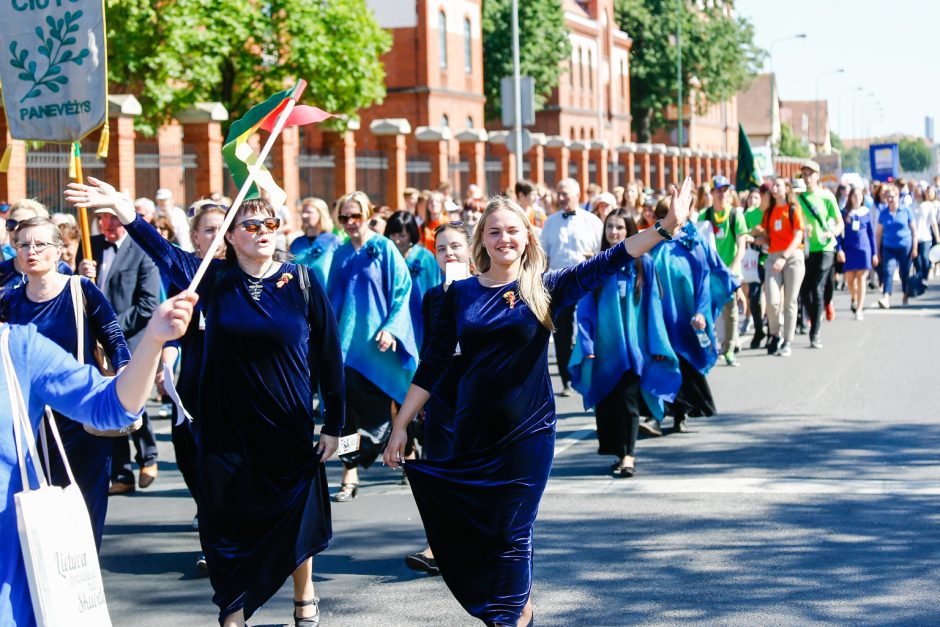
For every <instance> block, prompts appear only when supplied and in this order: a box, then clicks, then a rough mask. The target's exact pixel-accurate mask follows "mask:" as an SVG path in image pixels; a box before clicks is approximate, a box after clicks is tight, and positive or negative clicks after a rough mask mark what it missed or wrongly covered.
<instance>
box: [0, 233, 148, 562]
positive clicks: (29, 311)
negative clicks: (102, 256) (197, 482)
mask: <svg viewBox="0 0 940 627" xmlns="http://www.w3.org/2000/svg"><path fill="white" fill-rule="evenodd" d="M13 244H14V246H15V247H16V251H17V253H16V254H17V260H18V262H19V265H20V267H21V268H23V269H24V273H25V275H26V285H25V286H24V287H22V288H21V289H16V290H8V291H6V292H5V293H4V295H3V301H2V310H3V319H5V320H6V321H8V322H11V323H13V324H30V323H32V324H35V325H36V329H37V330H38V331H39V332H40V333H41V334H42V335H44V336H46V337H47V338H49V339H50V340H52V341H53V342H55V343H56V344H58V345H59V346H61V347H62V348H63V349H64V350H65V351H67V352H68V353H69V354H71V355H72V356H75V357H77V356H78V344H79V342H81V343H82V347H83V348H82V353H83V360H84V363H86V364H89V365H93V366H96V367H97V365H98V364H97V362H96V361H95V347H96V345H97V344H101V346H102V348H103V349H104V352H105V354H106V355H107V357H108V360H109V362H110V363H111V364H112V366H113V367H114V368H115V369H118V370H120V369H121V368H123V367H124V366H125V365H127V362H129V361H130V360H131V353H130V350H128V348H127V342H126V341H125V340H124V334H123V333H122V332H121V326H120V325H119V324H118V321H117V316H116V315H115V313H114V310H113V309H112V308H111V305H110V304H109V303H108V300H107V299H106V298H105V296H104V294H102V293H101V290H99V289H98V288H97V287H95V284H94V282H93V281H91V280H89V279H86V278H84V277H83V278H82V279H81V290H82V299H83V305H84V310H85V314H84V315H85V323H84V329H83V337H81V338H80V337H78V330H77V328H76V325H75V308H74V303H73V301H72V291H71V289H70V288H69V281H70V277H69V276H67V275H65V274H62V273H61V272H59V271H58V262H59V259H60V257H61V256H62V250H63V248H64V246H65V244H64V242H63V241H62V233H61V231H60V230H59V228H58V227H57V226H56V225H55V224H54V223H53V222H52V221H51V220H49V219H48V218H28V219H26V220H22V221H20V222H19V223H18V224H17V226H16V230H15V231H14V232H13ZM56 424H57V425H58V427H59V431H60V432H61V434H62V441H63V444H64V446H65V453H66V455H67V456H68V459H69V461H70V462H71V466H72V471H73V473H74V475H75V482H76V483H77V484H78V487H79V488H80V489H81V491H82V496H84V497H85V505H86V506H87V507H88V515H89V517H90V518H91V528H92V531H93V532H94V536H95V545H96V546H97V547H98V548H99V549H100V548H101V536H102V533H103V532H104V519H105V514H106V513H107V511H108V487H109V485H110V481H111V449H112V443H111V439H110V438H106V437H100V436H96V435H92V434H90V433H88V432H86V431H85V429H84V427H83V426H82V425H81V424H80V423H78V422H75V421H74V420H71V419H70V418H67V417H66V416H63V415H60V414H58V413H57V414H56ZM49 437H52V436H51V432H50V435H49ZM50 457H51V459H50V464H51V467H52V475H53V476H52V482H53V483H54V484H55V485H58V486H63V487H64V486H67V485H68V484H69V478H68V475H67V474H66V472H65V467H64V466H63V465H62V460H61V458H60V457H59V454H58V451H57V450H56V449H55V448H53V449H52V450H50Z"/></svg>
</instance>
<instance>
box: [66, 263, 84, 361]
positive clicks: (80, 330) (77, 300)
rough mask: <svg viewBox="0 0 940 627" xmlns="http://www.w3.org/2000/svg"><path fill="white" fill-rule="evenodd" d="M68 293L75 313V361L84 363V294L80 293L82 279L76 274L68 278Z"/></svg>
mask: <svg viewBox="0 0 940 627" xmlns="http://www.w3.org/2000/svg"><path fill="white" fill-rule="evenodd" d="M69 291H70V292H71V294H72V309H73V310H74V312H75V334H76V335H75V337H76V341H75V344H76V346H77V347H78V350H77V351H76V355H75V359H77V360H78V363H80V364H84V363H85V292H84V291H82V279H81V277H80V276H78V275H77V274H73V275H72V276H70V277H69Z"/></svg>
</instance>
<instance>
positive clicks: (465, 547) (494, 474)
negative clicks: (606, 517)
mask: <svg viewBox="0 0 940 627" xmlns="http://www.w3.org/2000/svg"><path fill="white" fill-rule="evenodd" d="M629 260H630V256H629V254H628V253H627V252H626V248H625V246H624V245H623V244H620V245H617V246H614V247H613V248H611V249H609V250H606V251H604V252H602V253H601V254H599V255H597V256H596V257H594V258H592V259H590V260H588V261H585V262H584V263H581V264H579V265H577V266H573V267H570V268H565V269H563V270H558V271H555V272H550V273H547V274H545V275H544V276H543V282H544V284H545V286H546V288H547V289H548V291H549V294H550V295H551V300H552V305H551V308H552V311H553V312H557V311H560V310H562V309H564V308H565V307H567V306H569V305H572V304H574V303H575V302H577V301H578V300H579V299H580V298H582V297H583V296H584V295H585V294H587V293H588V292H589V291H590V290H592V289H594V288H596V287H597V286H598V285H600V284H601V283H602V282H603V281H604V279H605V278H607V277H609V276H610V275H611V274H613V273H614V272H616V270H617V268H620V267H622V266H623V265H625V264H626V263H627V262H628V261H629ZM432 329H433V331H432V336H431V338H430V339H429V340H428V343H427V347H426V349H425V350H424V352H423V353H422V359H421V365H420V366H419V368H418V371H417V373H416V374H415V377H414V384H415V385H417V386H418V387H421V388H423V389H425V390H428V391H431V392H432V394H433V391H434V389H435V388H436V386H437V385H438V382H439V381H440V379H441V378H442V377H443V376H444V374H445V373H446V371H447V365H448V364H449V363H450V362H451V360H452V358H453V354H454V348H455V346H456V345H457V343H458V341H459V343H460V347H461V351H462V353H463V356H462V359H463V360H464V364H463V367H464V369H465V370H464V375H463V377H461V379H460V381H459V384H458V389H457V401H456V411H455V415H454V422H453V425H454V427H453V428H454V433H453V452H452V456H450V457H449V458H446V459H441V460H437V461H432V460H421V461H407V462H406V463H405V470H406V472H407V474H408V479H409V480H410V482H411V488H412V492H413V494H414V497H415V502H416V503H417V505H418V510H419V511H420V513H421V518H422V521H423V522H424V528H425V531H426V532H427V537H428V542H429V543H430V546H431V549H432V550H433V551H434V558H435V559H436V560H437V563H438V565H439V567H440V569H441V574H442V576H443V577H444V581H445V582H446V583H447V585H448V587H449V588H450V590H451V591H452V592H453V594H454V596H455V597H456V599H457V600H458V601H459V602H460V604H461V605H462V606H463V607H464V609H466V610H467V612H469V613H470V614H471V615H473V616H475V617H477V618H479V619H480V620H482V621H484V622H485V623H486V624H488V625H515V624H516V621H517V620H518V618H519V616H520V614H521V612H522V608H523V606H524V605H525V603H526V600H527V599H528V597H529V592H530V589H531V584H532V525H533V523H534V522H535V517H536V514H537V513H538V506H539V502H540V500H541V498H542V492H543V491H544V490H545V484H546V482H547V481H548V475H549V472H550V471H551V465H552V456H553V453H554V444H555V401H554V397H553V395H552V385H551V380H550V379H549V375H548V341H549V337H550V335H551V334H550V332H549V330H548V329H546V328H545V327H544V326H543V325H542V324H541V323H540V322H539V321H538V320H537V319H536V317H535V315H534V314H533V313H532V312H531V310H530V309H529V308H528V306H527V305H526V304H525V302H523V301H522V300H521V299H520V298H519V295H518V284H517V283H515V282H513V283H510V284H508V285H505V286H502V287H495V288H487V287H483V286H482V285H481V284H480V282H479V280H478V279H476V278H470V279H466V280H463V281H456V282H454V283H453V284H452V285H451V286H450V288H449V289H448V290H447V293H446V295H445V297H444V300H443V303H442V305H441V308H440V311H439V313H438V315H437V316H436V318H435V319H434V321H433V325H432Z"/></svg>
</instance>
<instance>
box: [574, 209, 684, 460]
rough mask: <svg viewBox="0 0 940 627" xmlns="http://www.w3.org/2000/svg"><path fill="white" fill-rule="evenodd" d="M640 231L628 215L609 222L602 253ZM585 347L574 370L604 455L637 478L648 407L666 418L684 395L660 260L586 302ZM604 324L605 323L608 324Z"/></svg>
mask: <svg viewBox="0 0 940 627" xmlns="http://www.w3.org/2000/svg"><path fill="white" fill-rule="evenodd" d="M638 232H639V229H638V228H637V226H636V221H635V220H634V219H633V217H632V216H630V214H629V212H628V211H627V210H626V209H616V210H614V211H612V212H611V213H610V214H608V216H607V220H606V221H605V222H604V237H603V239H602V240H601V251H605V250H607V249H609V248H611V247H613V246H616V245H617V244H619V243H620V242H622V241H623V240H624V239H626V238H628V237H633V236H634V235H636V234H637V233H638ZM577 321H578V341H577V343H576V344H575V347H574V353H573V354H572V356H571V364H570V365H569V366H568V370H569V371H570V373H571V378H572V381H573V383H574V388H575V389H576V390H577V391H578V392H580V393H581V395H582V396H583V397H584V408H585V409H590V408H591V407H594V408H595V413H596V419H597V440H598V449H597V453H598V454H599V455H613V456H614V457H616V459H615V461H614V464H613V465H612V466H611V472H612V473H613V475H614V476H615V477H632V476H634V475H635V474H636V458H635V448H636V439H637V434H638V432H639V426H640V413H641V411H643V408H644V407H648V408H649V409H650V411H652V412H655V414H656V418H658V419H660V420H661V419H662V415H663V402H665V401H672V400H674V399H675V395H676V392H678V391H679V386H680V384H681V379H680V376H679V360H678V358H677V357H676V354H675V352H674V351H673V350H672V346H670V344H669V336H668V335H667V333H666V326H665V322H664V320H663V305H662V291H661V288H660V286H659V280H658V279H657V277H656V270H655V269H654V267H653V258H652V257H651V256H650V255H649V254H644V255H642V256H640V257H638V258H636V259H634V260H633V262H632V263H627V264H626V265H625V266H623V267H622V268H619V269H618V270H617V272H616V273H615V274H614V275H613V276H611V277H610V278H608V279H607V280H606V281H604V283H603V285H601V286H600V287H598V288H597V289H595V290H594V291H593V293H590V294H588V295H587V296H585V297H584V298H582V299H581V300H580V301H579V302H578V310H577ZM601 321H603V323H601Z"/></svg>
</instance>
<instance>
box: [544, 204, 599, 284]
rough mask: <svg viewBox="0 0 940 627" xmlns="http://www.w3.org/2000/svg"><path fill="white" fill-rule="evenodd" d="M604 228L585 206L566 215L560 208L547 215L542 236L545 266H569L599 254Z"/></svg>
mask: <svg viewBox="0 0 940 627" xmlns="http://www.w3.org/2000/svg"><path fill="white" fill-rule="evenodd" d="M603 230H604V224H603V223H602V222H601V220H600V218H598V217H597V216H596V215H594V214H593V213H590V212H588V211H585V210H584V209H577V210H575V212H574V214H573V215H570V216H569V217H567V218H566V217H565V213H564V212H563V211H557V212H555V213H553V214H552V215H550V216H548V219H547V220H546V221H545V227H544V228H543V229H542V237H541V240H542V248H544V249H545V253H546V254H547V255H548V269H549V270H560V269H562V268H570V267H571V266H574V265H577V264H579V263H581V262H582V261H584V260H585V259H588V258H589V257H592V256H594V255H596V254H597V253H599V252H600V250H601V234H602V232H603Z"/></svg>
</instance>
